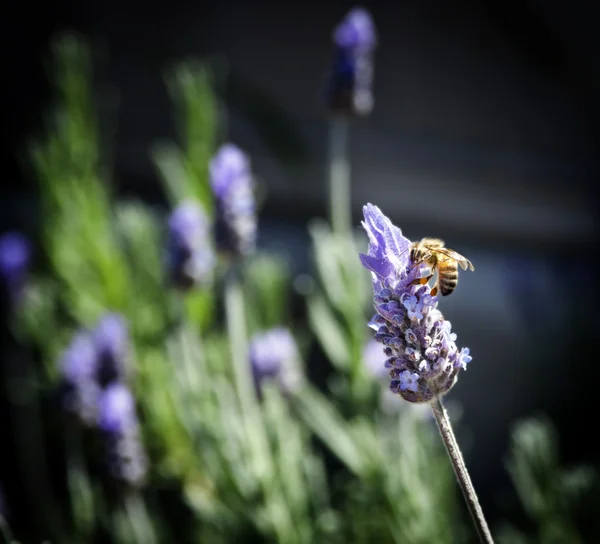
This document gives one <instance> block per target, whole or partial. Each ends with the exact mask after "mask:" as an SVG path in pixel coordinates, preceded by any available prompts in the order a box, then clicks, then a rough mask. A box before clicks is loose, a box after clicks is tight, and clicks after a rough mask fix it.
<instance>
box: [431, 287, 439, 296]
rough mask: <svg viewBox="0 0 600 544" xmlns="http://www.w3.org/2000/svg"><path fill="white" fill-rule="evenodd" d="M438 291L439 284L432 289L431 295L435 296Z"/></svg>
mask: <svg viewBox="0 0 600 544" xmlns="http://www.w3.org/2000/svg"><path fill="white" fill-rule="evenodd" d="M437 292H438V288H437V285H436V286H435V287H434V288H433V289H432V290H431V296H432V297H434V296H435V295H437Z"/></svg>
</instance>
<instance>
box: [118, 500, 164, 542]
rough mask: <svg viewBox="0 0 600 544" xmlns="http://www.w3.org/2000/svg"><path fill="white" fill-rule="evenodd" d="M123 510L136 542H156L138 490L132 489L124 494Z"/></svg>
mask: <svg viewBox="0 0 600 544" xmlns="http://www.w3.org/2000/svg"><path fill="white" fill-rule="evenodd" d="M125 512H126V514H127V519H128V520H129V524H130V525H131V529H132V531H133V535H134V538H135V540H136V542H138V544H157V542H158V541H157V539H156V535H155V534H154V528H153V527H152V522H151V521H150V516H149V515H148V510H147V509H146V505H145V504H144V501H143V499H142V497H141V496H140V494H139V492H138V491H132V492H130V493H129V494H128V495H126V497H125Z"/></svg>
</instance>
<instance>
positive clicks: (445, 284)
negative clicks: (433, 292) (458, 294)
mask: <svg viewBox="0 0 600 544" xmlns="http://www.w3.org/2000/svg"><path fill="white" fill-rule="evenodd" d="M457 284H458V265H457V263H456V261H454V260H450V259H449V260H447V261H446V260H438V286H439V290H440V293H441V294H442V296H444V297H445V296H447V295H449V294H450V293H452V291H454V289H456V285H457Z"/></svg>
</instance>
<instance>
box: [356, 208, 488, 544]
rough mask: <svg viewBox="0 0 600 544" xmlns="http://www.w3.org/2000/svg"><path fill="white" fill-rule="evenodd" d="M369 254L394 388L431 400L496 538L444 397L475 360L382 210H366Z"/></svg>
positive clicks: (484, 534) (481, 524)
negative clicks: (458, 341) (459, 344)
mask: <svg viewBox="0 0 600 544" xmlns="http://www.w3.org/2000/svg"><path fill="white" fill-rule="evenodd" d="M363 213H364V217H365V221H364V222H363V227H364V229H365V230H366V232H367V235H368V237H369V251H368V254H366V255H365V254H361V255H360V260H361V262H362V264H363V266H364V267H365V268H367V269H368V270H369V271H370V272H371V275H372V279H373V292H374V303H375V310H376V312H377V313H376V314H375V315H374V316H373V319H372V320H371V322H370V323H369V325H370V326H371V327H372V328H373V329H374V330H376V331H377V332H376V334H375V340H377V341H378V342H381V343H382V344H383V345H385V346H386V355H388V356H389V359H388V360H387V362H386V366H387V367H388V368H389V369H390V378H391V382H390V387H391V389H392V391H394V392H396V393H398V394H399V395H401V396H402V397H403V398H404V399H405V400H407V401H409V402H414V403H430V404H431V408H432V410H433V414H434V416H435V419H436V422H437V424H438V427H439V430H440V433H441V435H442V438H443V441H444V444H445V446H446V449H447V451H448V455H449V456H450V459H451V461H452V464H453V467H454V471H455V473H456V477H457V480H458V483H459V484H460V486H461V489H462V491H463V494H464V496H465V500H466V502H467V505H468V507H469V511H470V513H471V516H472V518H473V522H474V524H475V527H476V529H477V532H478V534H479V537H480V539H481V541H482V542H492V536H491V533H490V531H489V528H488V526H487V522H486V520H485V518H484V516H483V512H482V511H481V507H480V505H479V501H478V499H477V495H476V493H475V489H474V488H473V484H472V483H471V480H470V477H469V473H468V471H467V468H466V465H465V463H464V460H463V458H462V454H461V452H460V449H459V446H458V443H457V442H456V438H455V437H454V433H453V431H452V427H451V425H450V420H449V418H448V415H447V413H446V410H445V409H444V407H443V405H442V401H441V397H442V395H444V394H445V393H447V392H448V391H449V390H450V389H451V388H452V387H453V386H454V384H455V383H456V380H457V377H458V373H459V372H460V371H461V370H466V368H467V364H468V363H469V362H470V361H471V356H470V355H469V349H468V348H463V349H461V350H460V351H459V350H458V348H457V347H456V344H455V341H456V334H454V333H452V332H451V325H450V322H448V321H445V320H444V317H443V315H442V313H441V312H440V311H439V310H438V309H437V302H438V301H437V297H435V296H432V295H431V290H430V288H429V286H428V285H427V283H425V281H422V278H424V277H425V274H426V273H427V270H424V269H426V265H419V264H418V263H411V262H410V259H409V249H410V241H409V240H408V239H407V238H405V237H404V236H402V231H401V230H400V229H399V228H398V227H396V226H394V225H393V224H392V222H391V221H390V220H389V219H388V218H387V217H386V216H384V215H383V214H382V213H381V211H380V210H379V208H377V207H376V206H373V205H372V204H367V205H366V206H365V207H364V208H363Z"/></svg>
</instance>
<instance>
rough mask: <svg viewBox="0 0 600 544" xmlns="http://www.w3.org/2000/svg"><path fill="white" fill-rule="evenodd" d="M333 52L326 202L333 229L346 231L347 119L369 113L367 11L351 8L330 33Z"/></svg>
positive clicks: (371, 43)
mask: <svg viewBox="0 0 600 544" xmlns="http://www.w3.org/2000/svg"><path fill="white" fill-rule="evenodd" d="M333 39H334V43H335V56H334V61H333V65H332V69H331V73H330V81H329V85H328V89H327V97H326V98H327V103H328V106H329V112H330V123H329V124H330V126H329V205H330V217H329V219H330V222H331V227H332V230H333V231H334V232H335V233H337V234H338V235H339V234H346V233H348V232H349V230H350V225H351V211H352V210H351V194H350V161H349V160H348V157H347V153H348V149H347V148H348V135H349V120H350V119H351V118H353V117H356V116H364V115H367V114H368V113H370V111H371V109H372V107H373V96H372V90H371V83H372V77H373V50H374V48H375V45H376V43H377V36H376V32H375V25H374V23H373V20H372V18H371V15H370V14H369V12H368V11H366V10H365V9H362V8H354V9H353V10H351V11H350V12H349V13H348V14H347V15H346V17H345V18H344V20H343V21H342V22H341V23H340V24H339V25H338V26H337V27H336V28H335V30H334V33H333Z"/></svg>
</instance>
